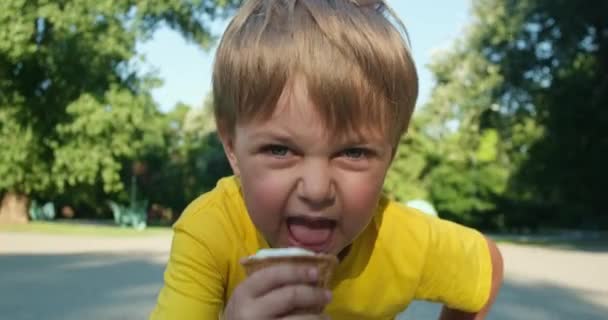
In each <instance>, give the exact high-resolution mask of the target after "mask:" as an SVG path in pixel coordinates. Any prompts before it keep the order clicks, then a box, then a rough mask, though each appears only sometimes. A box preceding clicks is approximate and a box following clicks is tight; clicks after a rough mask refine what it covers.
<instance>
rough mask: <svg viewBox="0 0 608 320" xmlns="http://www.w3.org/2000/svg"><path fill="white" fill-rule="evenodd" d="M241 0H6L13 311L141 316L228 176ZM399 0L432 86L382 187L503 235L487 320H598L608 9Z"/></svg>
mask: <svg viewBox="0 0 608 320" xmlns="http://www.w3.org/2000/svg"><path fill="white" fill-rule="evenodd" d="M240 3H241V1H239V0H163V1H158V0H125V1H110V0H101V1H100V0H79V1H76V0H56V1H49V0H46V1H45V0H4V1H2V2H1V3H0V201H1V203H0V284H1V285H0V319H5V318H6V319H84V318H85V317H87V318H91V317H92V318H93V319H123V318H124V319H144V318H146V316H147V314H148V313H149V311H150V309H151V308H152V306H153V305H154V302H155V298H156V294H157V291H158V288H160V286H161V285H162V271H163V269H164V264H165V263H166V257H167V253H168V250H169V246H170V241H171V231H170V228H169V227H170V225H171V224H172V223H173V222H174V221H175V220H176V219H177V218H178V217H179V214H180V213H181V211H182V210H183V209H184V208H185V206H186V205H187V204H188V203H189V202H190V201H192V200H193V199H194V198H195V197H197V196H198V195H200V194H201V193H204V192H206V191H208V190H210V189H211V188H213V187H214V186H215V183H216V181H217V180H218V179H219V178H220V177H223V176H226V175H229V174H230V168H229V166H228V163H227V161H226V159H225V157H224V154H223V151H222V149H221V145H220V143H219V141H218V139H217V134H216V132H215V126H214V121H213V116H212V111H211V107H210V106H211V105H212V104H213V101H212V98H211V95H210V80H211V69H212V63H213V53H214V48H215V46H216V44H217V41H218V39H219V37H221V34H222V32H223V30H224V29H225V27H226V24H227V19H229V18H230V17H231V16H232V14H233V13H234V11H235V9H236V8H238V6H239V5H240ZM388 3H389V4H390V5H391V6H392V7H393V8H394V9H395V11H396V12H397V14H398V15H399V16H400V17H401V18H402V19H403V21H404V23H405V25H406V26H407V28H408V32H409V37H410V40H411V42H412V47H413V55H414V59H415V62H416V64H417V66H418V69H419V74H420V84H421V86H420V88H421V91H420V98H419V100H418V105H417V110H416V113H415V115H414V120H413V123H412V125H411V127H410V129H409V132H408V134H407V135H406V136H405V137H403V139H402V140H401V142H400V147H399V153H398V154H397V156H396V158H395V161H394V164H393V166H392V169H391V170H390V172H389V174H388V177H387V180H386V185H385V191H386V193H387V194H388V195H389V196H390V197H391V198H393V199H395V200H397V201H400V202H404V203H410V204H411V205H412V206H417V207H419V208H422V209H424V210H425V211H427V212H429V213H431V214H436V215H439V216H440V217H442V218H445V219H449V220H453V221H457V222H460V223H463V224H465V225H468V226H472V227H475V228H479V229H481V230H483V231H485V232H487V233H489V234H491V235H492V236H493V237H494V238H495V239H496V240H497V241H499V243H500V245H501V249H502V250H503V252H504V254H505V259H506V263H507V283H506V285H505V290H503V293H501V296H500V298H499V301H498V302H497V307H496V309H495V311H494V312H493V314H491V316H490V319H601V318H603V317H605V315H606V314H608V290H607V289H606V287H607V285H608V276H606V274H605V273H606V271H605V270H608V231H607V230H608V214H607V213H608V212H607V205H606V201H605V197H606V196H607V191H608V169H607V168H606V165H607V164H608V134H607V133H606V128H608V19H606V14H605V13H606V12H608V1H605V0H602V1H594V2H582V1H574V0H559V1H556V0H553V1H548V0H520V1H511V0H453V1H447V0H441V1H440V0H433V1H425V2H421V1H406V0H392V1H388ZM436 312H437V306H434V305H431V304H414V306H413V307H412V308H411V309H410V310H409V311H408V313H406V314H405V315H403V316H402V317H403V318H407V319H428V318H431V319H432V318H433V316H435V315H436ZM435 317H436V316H435Z"/></svg>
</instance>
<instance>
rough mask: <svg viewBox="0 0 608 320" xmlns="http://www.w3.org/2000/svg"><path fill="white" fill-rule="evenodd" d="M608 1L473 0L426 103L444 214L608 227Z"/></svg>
mask: <svg viewBox="0 0 608 320" xmlns="http://www.w3.org/2000/svg"><path fill="white" fill-rule="evenodd" d="M606 11H608V2H606V1H600V2H594V3H592V4H590V3H582V2H575V1H565V0H560V1H548V0H523V1H512V0H476V1H474V2H473V10H472V13H473V17H472V18H473V21H472V23H471V24H470V25H469V26H468V27H467V29H466V31H465V33H464V35H463V37H462V38H461V39H459V40H458V42H457V43H456V44H455V45H454V46H453V47H452V48H450V49H449V50H447V51H444V52H441V53H440V54H439V55H437V56H436V57H435V59H434V61H433V63H432V64H431V69H432V71H433V73H434V74H435V77H436V79H437V85H436V86H435V88H434V91H433V95H432V98H431V100H430V102H429V103H428V104H427V106H425V108H424V109H426V110H423V111H424V112H423V113H424V114H425V117H426V118H427V120H426V122H425V123H424V125H423V128H424V131H425V133H426V134H428V135H429V137H431V139H434V140H432V141H433V144H434V146H435V148H434V152H432V153H431V154H430V158H429V159H430V160H429V161H428V163H429V169H428V172H429V174H428V175H427V176H428V177H429V178H428V179H429V180H428V181H427V182H426V183H427V185H428V186H429V194H430V198H432V200H433V201H434V202H436V203H437V204H438V208H439V209H440V213H441V211H443V212H444V213H447V214H449V215H452V216H455V217H463V218H464V220H468V221H477V222H475V223H480V222H479V221H488V219H487V218H489V217H490V218H491V219H489V220H491V221H493V222H492V223H494V224H496V225H498V226H502V227H529V226H533V227H535V226H560V227H585V226H586V227H589V226H593V227H601V226H603V227H606V226H608V216H606V215H605V214H604V213H605V212H606V209H607V208H606V205H605V202H604V201H603V193H604V190H606V189H608V170H606V169H605V163H608V152H607V151H606V150H608V139H607V137H608V135H606V133H605V130H604V128H605V127H606V126H607V125H608V109H606V108H605V106H606V105H607V104H608V20H607V19H605V17H604V14H603V13H604V12H606ZM433 159H436V160H433ZM467 199H468V200H467ZM479 210H481V211H483V212H485V213H483V214H482V213H481V212H477V211H479ZM476 212H477V213H476ZM486 214H490V216H484V215H486Z"/></svg>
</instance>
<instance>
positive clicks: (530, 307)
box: [399, 279, 608, 320]
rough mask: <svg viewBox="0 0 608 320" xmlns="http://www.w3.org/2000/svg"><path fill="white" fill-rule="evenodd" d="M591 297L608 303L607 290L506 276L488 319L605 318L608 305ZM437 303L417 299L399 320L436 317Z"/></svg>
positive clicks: (437, 312) (423, 319)
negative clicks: (583, 289) (579, 288)
mask: <svg viewBox="0 0 608 320" xmlns="http://www.w3.org/2000/svg"><path fill="white" fill-rule="evenodd" d="M590 297H595V299H597V300H603V301H604V303H605V305H608V289H607V291H605V292H581V291H580V290H573V289H569V288H564V287H560V286H555V285H552V284H549V283H522V282H520V281H514V280H510V279H507V281H506V282H505V284H504V285H503V288H502V290H501V292H500V295H499V296H498V299H497V301H496V302H495V304H494V308H493V309H492V311H491V312H490V315H489V316H488V318H487V319H488V320H520V319H521V320H524V319H526V320H528V319H529V320H572V319H576V320H597V319H606V315H607V314H608V307H605V306H602V305H599V304H595V303H594V302H593V301H590V300H591V298H590ZM439 312H440V306H439V305H438V304H434V303H429V302H423V301H416V302H414V303H412V304H411V305H410V308H408V310H407V311H406V312H405V313H404V314H402V315H401V316H400V317H399V320H426V319H437V318H438V316H439Z"/></svg>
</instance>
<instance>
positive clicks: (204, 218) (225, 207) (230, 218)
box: [173, 177, 247, 242]
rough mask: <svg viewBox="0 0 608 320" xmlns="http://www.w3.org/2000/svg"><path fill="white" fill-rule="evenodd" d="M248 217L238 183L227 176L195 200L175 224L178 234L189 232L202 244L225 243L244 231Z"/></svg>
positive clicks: (233, 178)
mask: <svg viewBox="0 0 608 320" xmlns="http://www.w3.org/2000/svg"><path fill="white" fill-rule="evenodd" d="M246 216H247V212H246V210H245V209H244V204H243V200H242V197H241V193H240V189H239V184H238V181H237V179H236V178H235V177H227V178H223V179H221V180H219V181H218V183H217V185H216V187H215V188H214V189H213V190H211V191H209V192H207V193H205V194H203V195H201V196H199V197H198V198H196V199H195V200H194V201H192V202H191V203H190V204H189V205H188V206H187V207H186V209H185V210H184V212H183V213H182V215H181V216H180V217H179V219H178V220H177V221H176V222H175V224H174V225H173V229H174V230H175V232H176V233H178V232H183V233H187V234H188V235H189V236H190V237H192V238H194V239H195V240H197V241H200V242H208V241H211V242H219V241H220V240H221V242H223V241H225V240H226V239H225V237H229V236H231V235H234V234H238V233H236V232H238V231H240V230H238V229H241V228H242V224H243V223H242V222H243V220H244V219H245V217H246Z"/></svg>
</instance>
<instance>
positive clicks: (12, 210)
mask: <svg viewBox="0 0 608 320" xmlns="http://www.w3.org/2000/svg"><path fill="white" fill-rule="evenodd" d="M28 202H29V199H28V197H27V196H26V195H24V194H20V193H16V192H6V193H5V194H4V196H3V197H2V204H1V205H0V224H2V223H11V224H24V223H28V220H29V219H28V214H27V206H28Z"/></svg>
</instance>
